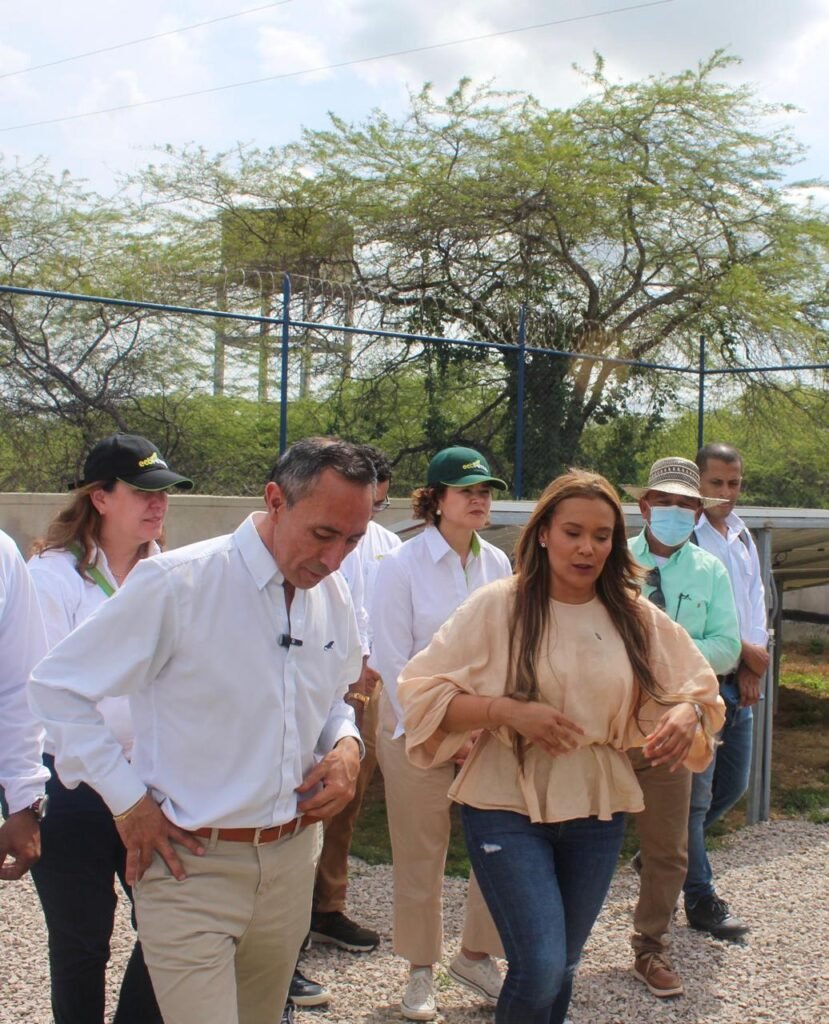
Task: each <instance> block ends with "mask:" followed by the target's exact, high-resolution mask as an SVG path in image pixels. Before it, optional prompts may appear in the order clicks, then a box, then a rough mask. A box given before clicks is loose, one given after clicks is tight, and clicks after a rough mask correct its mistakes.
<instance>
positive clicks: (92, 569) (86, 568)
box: [69, 544, 115, 597]
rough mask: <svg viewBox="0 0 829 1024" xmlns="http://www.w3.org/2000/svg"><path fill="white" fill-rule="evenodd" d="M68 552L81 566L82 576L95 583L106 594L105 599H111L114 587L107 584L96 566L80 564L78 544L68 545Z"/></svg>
mask: <svg viewBox="0 0 829 1024" xmlns="http://www.w3.org/2000/svg"><path fill="white" fill-rule="evenodd" d="M69 550H70V551H71V552H72V554H73V555H74V556H75V558H76V559H77V560H78V565H80V566H81V569H82V570H83V572H84V575H86V576H88V577H89V578H90V579H91V580H92V582H93V583H96V584H97V585H98V586H99V587H100V588H101V590H103V592H104V593H105V594H106V596H107V597H112V595H113V594H114V593H115V587H113V585H112V584H111V583H110V582H109V580H108V579H107V578H106V576H104V574H103V573H102V572H101V570H100V569H99V568H98V566H97V565H83V564H82V563H81V558H82V557H83V551H82V550H81V546H80V544H70V545H69Z"/></svg>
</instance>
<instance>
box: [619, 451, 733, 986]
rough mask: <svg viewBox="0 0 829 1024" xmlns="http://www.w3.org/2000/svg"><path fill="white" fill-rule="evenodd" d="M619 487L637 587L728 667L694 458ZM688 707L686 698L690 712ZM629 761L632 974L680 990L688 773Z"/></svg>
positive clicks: (729, 639)
mask: <svg viewBox="0 0 829 1024" xmlns="http://www.w3.org/2000/svg"><path fill="white" fill-rule="evenodd" d="M625 490H626V491H629V492H630V493H631V494H632V495H633V496H634V497H635V498H638V499H639V510H640V511H641V513H642V518H643V519H644V520H645V527H644V529H643V530H642V532H641V533H640V534H639V536H638V537H634V538H632V539H631V541H630V549H631V551H632V552H633V555H634V557H635V558H636V560H637V562H639V564H640V565H641V566H642V567H643V568H644V569H645V570H647V572H646V576H645V581H644V584H643V587H642V592H643V594H644V595H645V596H646V597H647V598H648V599H649V600H651V601H652V602H653V603H654V604H655V605H656V606H657V607H658V608H661V609H662V610H663V611H664V612H665V613H666V614H667V615H668V616H670V618H672V619H673V620H674V622H677V623H679V625H680V626H682V627H683V628H684V629H685V630H686V631H687V632H688V634H689V635H690V637H691V639H692V640H693V641H694V642H695V643H696V645H697V647H698V648H699V650H700V652H701V653H702V654H703V655H704V656H705V657H706V659H707V660H708V663H709V664H710V665H711V668H712V669H713V670H714V671H715V672H716V673H717V674H718V675H722V674H724V673H726V672H729V671H731V669H733V668H734V666H735V665H736V664H737V662H738V661H739V658H740V649H741V645H740V629H739V624H738V620H737V609H736V606H735V604H734V596H733V593H732V590H731V581H730V579H729V576H728V571H727V570H726V568H725V566H724V565H723V564H722V562H720V561H719V559H717V558H716V557H715V556H714V555H711V554H709V552H707V551H704V550H703V549H702V548H700V547H697V545H696V544H693V543H691V534H692V532H693V530H694V526H695V525H696V521H697V519H698V518H699V516H700V515H701V513H702V509H703V504H704V503H711V502H713V501H716V499H708V498H705V499H704V498H703V497H702V495H701V493H700V480H699V470H698V469H697V467H696V465H695V464H694V463H693V462H690V461H689V460H688V459H681V458H676V457H671V458H667V459H659V460H658V461H657V462H655V463H654V464H653V466H652V467H651V471H650V476H649V478H648V483H647V485H646V486H644V487H637V486H628V485H625ZM693 711H694V709H693V708H692V706H690V705H689V714H691V713H693ZM630 759H631V763H632V765H633V768H634V770H635V771H636V778H637V779H638V781H639V785H640V786H641V787H642V793H643V795H644V799H645V810H644V811H642V812H641V813H640V814H639V815H637V828H638V831H639V843H640V852H639V853H638V854H637V855H636V857H635V858H634V866H635V867H636V868H637V870H639V872H640V876H641V882H640V888H639V900H638V902H637V905H636V910H635V911H634V917H633V925H634V935H633V938H632V944H633V949H634V952H635V955H636V961H635V965H634V974H635V975H636V977H637V978H639V979H640V980H641V981H642V982H644V984H645V985H646V986H647V987H648V989H649V991H650V992H652V993H653V995H655V996H659V997H665V996H678V995H681V994H682V992H683V986H682V980H681V978H680V975H679V973H678V971H677V970H676V969H675V968H674V966H673V964H672V962H671V960H670V959H669V957H668V952H667V951H668V948H669V944H670V926H671V919H672V916H673V911H674V907H675V906H676V901H677V898H678V896H679V893H680V892H681V890H682V885H683V882H684V881H685V873H686V870H687V864H688V811H689V806H690V798H691V773H690V771H688V769H686V768H677V769H675V770H673V771H671V770H669V769H668V768H667V766H665V765H658V766H653V765H651V764H649V762H648V761H647V760H646V759H645V758H644V757H643V756H642V754H641V752H640V751H636V752H633V751H632V752H631V753H630Z"/></svg>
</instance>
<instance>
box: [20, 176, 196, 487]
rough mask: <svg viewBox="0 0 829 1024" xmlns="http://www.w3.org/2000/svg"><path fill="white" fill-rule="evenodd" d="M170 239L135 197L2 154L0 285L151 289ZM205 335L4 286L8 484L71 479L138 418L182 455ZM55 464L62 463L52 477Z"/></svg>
mask: <svg viewBox="0 0 829 1024" xmlns="http://www.w3.org/2000/svg"><path fill="white" fill-rule="evenodd" d="M162 247H163V246H162V245H161V244H160V243H159V241H158V239H157V238H156V236H155V235H153V234H152V233H149V232H144V231H142V230H140V227H139V228H137V227H136V226H135V225H134V223H133V222H132V220H131V217H130V210H129V208H128V207H127V205H126V204H125V203H124V202H123V201H119V200H115V201H106V200H104V199H102V198H101V197H100V196H97V195H95V194H94V193H92V192H89V191H87V190H86V189H84V188H83V187H82V186H81V185H80V184H79V183H77V182H75V181H74V180H73V179H72V178H71V177H70V176H69V175H68V174H64V175H62V176H61V177H60V178H56V177H54V176H53V175H52V174H51V173H50V172H49V170H48V168H47V166H46V163H45V161H43V160H37V161H35V162H34V163H32V164H30V165H6V164H4V163H2V161H0V284H4V285H11V286H17V287H23V288H34V289H39V290H53V291H69V292H75V293H80V294H86V295H103V296H123V295H126V296H128V297H130V298H133V299H139V298H142V297H143V295H144V288H145V286H146V285H147V284H148V282H149V280H150V277H151V268H152V267H153V266H155V264H156V263H157V260H158V256H159V253H160V251H161V249H162ZM204 337H205V332H204V328H200V327H198V325H196V324H194V323H193V322H189V321H187V320H185V318H181V317H178V318H173V317H168V316H164V315H162V314H158V313H150V312H147V311H142V310H137V309H134V308H129V307H112V306H106V305H103V304H100V303H68V302H65V301H62V300H60V299H55V298H51V297H43V298H40V297H35V298H33V297H29V296H21V295H15V294H11V293H0V414H2V419H3V422H4V437H5V440H6V443H7V446H8V449H9V450H10V452H11V453H12V455H13V456H14V457H12V458H11V459H9V460H7V461H6V467H5V486H6V487H8V488H12V489H14V488H19V487H32V486H46V487H50V488H51V489H60V488H61V487H62V486H63V485H64V484H65V483H66V482H68V481H69V480H72V479H75V478H76V476H77V472H78V469H79V462H80V460H81V459H82V456H83V452H84V451H85V450H87V449H88V448H89V447H90V445H91V444H92V443H93V442H94V441H95V440H97V439H98V438H99V437H100V436H101V435H102V434H105V433H108V432H110V431H112V430H115V429H122V430H129V429H136V426H135V424H136V423H138V422H142V423H143V424H144V426H145V427H146V430H147V433H149V434H150V436H152V437H153V439H154V440H155V441H156V442H157V443H158V444H160V445H161V446H162V447H163V448H164V449H165V451H167V452H168V453H171V454H173V453H174V451H175V447H176V444H177V441H178V436H179V429H178V427H177V410H178V408H179V406H180V405H181V403H182V401H184V400H186V397H187V395H188V394H189V393H190V391H191V390H192V388H193V387H194V386H195V384H196V382H197V381H198V379H199V376H200V375H203V374H204V373H205V372H206V371H207V370H208V369H209V365H208V363H207V362H206V360H205V359H204V358H203V356H202V354H201V351H200V350H201V347H202V345H203V343H204ZM150 399H152V401H150ZM53 422H59V423H62V424H65V425H66V426H67V428H68V429H67V430H64V431H62V432H57V433H55V432H54V431H52V430H50V425H51V424H52V423H53ZM38 424H40V426H38ZM41 427H42V430H41ZM39 437H42V438H46V437H49V438H50V439H51V443H54V444H56V445H57V447H56V449H55V451H54V453H50V452H47V450H46V449H45V448H39V447H38V446H39V445H40V442H39V441H38V440H37V438H39ZM58 437H59V438H60V442H59V443H58V442H57V440H56V439H57V438H58ZM32 444H34V445H35V448H34V450H32V449H31V447H30V446H31V445H32ZM52 454H53V455H54V456H55V457H54V458H52ZM61 456H62V457H61ZM39 466H40V468H39ZM47 467H48V468H49V471H50V472H51V469H52V467H55V468H57V467H60V468H59V473H58V475H55V476H54V477H52V479H51V481H47V480H44V479H43V472H42V470H45V469H46V468H47Z"/></svg>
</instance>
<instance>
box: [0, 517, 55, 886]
mask: <svg viewBox="0 0 829 1024" xmlns="http://www.w3.org/2000/svg"><path fill="white" fill-rule="evenodd" d="M45 652H46V634H45V632H44V629H43V620H42V618H41V615H40V608H39V607H38V604H37V597H36V595H35V590H34V586H33V585H32V581H31V579H30V577H29V571H28V569H27V568H26V564H25V562H24V561H23V558H22V557H21V555H20V552H19V551H18V550H17V546H16V545H15V543H14V541H13V540H12V539H11V537H9V536H7V535H6V534H5V533H3V531H2V530H0V788H2V791H3V793H4V795H5V803H6V811H7V814H8V817H7V818H6V820H5V822H3V824H2V825H0V880H2V881H12V880H13V879H17V878H22V877H23V875H25V874H26V872H27V871H28V870H29V868H30V867H31V866H32V864H33V863H34V862H35V861H36V860H37V859H38V857H39V856H40V827H39V822H40V819H41V818H42V816H43V813H44V811H45V794H46V782H47V780H48V778H49V772H48V771H47V770H46V769H45V768H44V767H43V761H42V760H41V755H42V753H43V729H42V728H41V726H40V724H39V723H38V722H37V721H36V720H35V718H34V717H33V716H32V713H31V711H30V710H29V706H28V704H27V703H26V680H27V679H28V678H29V673H30V672H31V670H32V667H33V666H34V665H35V664H36V663H37V661H38V660H39V659H40V658H42V657H43V655H44V653H45ZM7 858H9V859H8V860H7Z"/></svg>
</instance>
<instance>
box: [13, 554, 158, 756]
mask: <svg viewBox="0 0 829 1024" xmlns="http://www.w3.org/2000/svg"><path fill="white" fill-rule="evenodd" d="M160 553H161V548H160V547H159V546H158V544H156V542H155V541H150V543H149V545H148V555H158V554H160ZM93 557H94V559H95V565H96V567H97V568H98V570H99V571H100V573H101V575H102V576H103V577H104V579H105V580H106V581H107V582H108V583H109V585H110V586H111V587H112V589H113V590H117V589H118V581H117V580H116V579H115V577H114V576H113V575H112V570H111V569H110V567H109V562H108V561H107V557H106V552H105V551H104V550H103V549H100V548H99V549H97V550H96V551H94V552H93ZM77 564H78V558H77V555H75V554H73V553H72V552H71V551H67V550H66V549H65V548H50V549H49V550H48V551H44V552H42V553H41V554H39V555H33V556H32V557H31V558H30V559H29V572H30V573H31V575H32V580H33V581H34V585H35V590H36V591H37V599H38V602H39V604H40V610H41V612H42V613H43V624H44V626H45V627H46V643H47V644H48V649H49V650H51V649H52V648H53V647H56V646H57V645H58V644H59V643H60V642H61V640H63V639H64V638H65V637H67V636H68V635H69V634H70V633H71V632H72V630H73V629H75V627H76V626H79V625H80V624H81V623H82V622H85V621H86V619H88V618H89V616H90V615H91V614H92V613H93V612H94V611H95V609H96V608H98V607H99V606H100V605H102V604H103V603H104V601H106V600H107V595H106V593H105V592H104V591H103V590H102V589H101V587H100V586H99V585H98V584H97V583H96V582H95V581H94V580H91V579H87V578H85V577H83V576H81V574H80V573H79V572H78V571H77V568H76V566H77ZM98 710H99V711H100V712H101V714H102V715H103V718H104V721H105V722H106V724H107V728H108V729H110V730H111V731H112V732H113V733H114V734H115V736H116V738H117V740H118V742H119V743H120V744H121V746H122V747H123V750H124V753H125V754H126V755H127V757H129V756H130V754H131V753H132V745H133V742H134V740H135V732H134V730H133V727H132V714H131V712H130V703H129V700H128V698H127V697H105V698H104V699H103V700H102V701H101V702H100V704H99V705H98ZM44 749H45V750H46V752H47V753H48V754H54V752H55V745H54V743H53V742H52V740H51V739H50V737H49V736H48V735H47V736H46V740H45V743H44Z"/></svg>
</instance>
